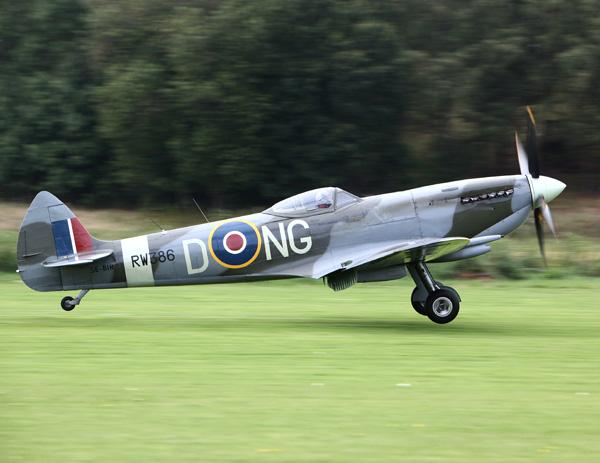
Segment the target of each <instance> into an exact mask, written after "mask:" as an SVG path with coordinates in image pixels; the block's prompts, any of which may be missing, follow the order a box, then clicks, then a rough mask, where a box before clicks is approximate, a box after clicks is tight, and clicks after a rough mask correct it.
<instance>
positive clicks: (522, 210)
mask: <svg viewBox="0 0 600 463" xmlns="http://www.w3.org/2000/svg"><path fill="white" fill-rule="evenodd" d="M532 204H533V200H532V191H531V188H530V182H529V180H528V177H527V176H524V175H514V176H502V177H488V178H479V179H470V180H460V181H455V182H449V183H444V184H438V185H432V186H426V187H422V188H416V189H413V190H407V191H401V192H396V193H389V194H383V195H378V196H370V197H365V198H360V199H357V200H356V201H354V202H351V203H349V204H345V205H342V206H341V207H335V206H333V207H331V208H329V209H327V210H317V211H315V212H313V213H306V214H302V213H297V214H293V213H292V214H288V215H287V216H285V215H281V214H280V213H277V212H276V211H273V210H272V209H271V210H267V211H265V212H263V213H258V214H251V215H247V216H243V217H237V218H234V219H231V220H230V221H223V222H213V223H206V224H201V225H196V226H191V227H186V228H179V229H175V230H170V231H165V232H159V233H153V234H149V235H144V236H140V237H134V238H128V239H124V240H118V241H100V240H95V239H93V238H92V239H91V240H92V241H91V243H90V244H89V246H90V249H92V250H93V252H96V253H97V252H99V251H107V253H108V254H109V255H107V256H106V257H103V258H96V259H95V260H94V261H93V262H90V263H83V264H77V265H65V266H54V267H48V266H44V265H43V264H44V263H45V262H48V259H54V260H57V257H56V256H58V253H57V247H58V244H57V243H58V242H57V241H56V237H55V238H54V239H53V238H52V233H53V225H52V224H53V223H54V224H56V223H58V222H60V221H64V220H69V219H73V218H74V215H73V213H72V212H71V211H70V210H69V209H68V208H67V207H66V206H65V205H64V204H62V202H60V200H58V199H57V198H56V197H54V196H53V195H51V194H49V193H46V192H42V193H40V194H39V195H38V196H37V197H36V199H35V200H34V201H33V203H32V204H31V206H30V208H29V210H28V213H27V215H26V217H25V219H24V221H23V225H22V227H21V230H20V233H19V241H18V245H17V257H18V266H19V273H20V275H21V277H22V278H23V280H24V281H25V283H26V284H27V285H28V286H30V287H31V288H33V289H36V290H40V291H51V290H62V289H94V288H121V287H127V286H163V285H183V284H203V283H225V282H236V281H245V280H257V279H271V278H286V277H309V278H320V277H322V276H326V275H328V274H331V273H332V272H336V271H342V270H343V269H344V267H345V265H347V264H348V262H352V259H353V258H354V256H356V255H365V253H368V252H369V250H370V249H372V248H375V247H381V246H382V245H385V244H386V243H397V242H399V241H410V240H419V239H423V238H447V237H464V238H474V237H478V236H487V235H506V234H508V233H510V232H511V231H513V230H515V229H516V228H517V227H519V226H520V225H521V224H522V223H523V222H524V221H525V219H526V218H527V216H528V214H529V212H530V210H531V208H532ZM70 223H71V222H70V221H69V224H70ZM69 226H70V225H69ZM54 228H56V227H54ZM55 233H56V232H55ZM71 237H73V233H71ZM75 238H76V237H75ZM227 243H230V245H231V246H228V244H227ZM240 249H241V250H240ZM110 252H111V253H110ZM58 260H59V261H60V259H58ZM59 264H60V262H59ZM369 265H372V264H371V263H369V264H366V265H363V266H361V267H359V268H357V271H358V272H361V271H368V270H369ZM391 275H392V274H390V279H391V278H392V276H391ZM398 275H399V276H402V274H401V273H399V274H398Z"/></svg>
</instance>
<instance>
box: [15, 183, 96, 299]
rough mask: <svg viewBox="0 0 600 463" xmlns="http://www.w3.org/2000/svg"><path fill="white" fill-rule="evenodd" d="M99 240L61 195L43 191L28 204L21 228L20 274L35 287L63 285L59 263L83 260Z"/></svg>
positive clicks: (18, 242) (18, 244) (49, 287)
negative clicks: (60, 197)
mask: <svg viewBox="0 0 600 463" xmlns="http://www.w3.org/2000/svg"><path fill="white" fill-rule="evenodd" d="M99 243H100V242H99V241H97V240H96V239H94V238H93V237H92V236H91V235H90V234H89V233H88V231H87V230H86V229H85V227H84V226H83V225H82V224H81V222H80V221H79V219H78V218H77V217H76V216H75V214H73V212H72V211H71V210H70V209H69V208H68V207H67V206H65V205H64V204H63V203H62V201H61V200H60V199H58V198H57V197H56V196H54V195H53V194H51V193H48V192H47V191H42V192H40V193H38V194H37V195H36V197H35V198H34V200H33V202H32V203H31V205H30V206H29V209H28V210H27V213H26V214H25V217H24V218H23V223H22V224H21V228H20V229H19V239H18V241H17V263H18V267H19V274H20V275H21V278H22V279H23V281H24V282H25V284H26V285H27V286H29V287H30V288H32V289H36V290H38V291H53V290H60V289H63V282H62V275H61V270H60V268H59V267H60V266H61V265H69V264H68V262H80V260H79V258H80V256H82V255H84V256H85V255H89V254H91V253H93V251H94V249H96V248H97V245H98V244H99ZM81 262H84V261H81ZM65 263H66V264H65Z"/></svg>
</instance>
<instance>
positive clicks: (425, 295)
mask: <svg viewBox="0 0 600 463" xmlns="http://www.w3.org/2000/svg"><path fill="white" fill-rule="evenodd" d="M406 267H407V268H408V271H409V272H410V276H411V277H412V279H413V280H414V282H415V284H416V285H417V286H416V287H415V289H414V290H413V292H412V294H411V296H410V302H411V303H412V306H413V308H414V309H415V311H416V312H417V313H419V314H421V315H426V316H427V317H429V319H430V320H431V321H432V322H435V323H439V324H444V323H450V322H451V321H452V320H454V319H455V318H456V316H457V315H458V311H459V310H460V296H459V295H458V293H457V292H456V290H455V289H454V288H451V287H450V286H444V285H443V284H442V283H440V282H439V281H435V280H434V279H433V277H432V276H431V273H430V272H429V269H428V268H427V266H426V265H425V264H424V263H423V262H414V263H411V264H408V265H407V266H406Z"/></svg>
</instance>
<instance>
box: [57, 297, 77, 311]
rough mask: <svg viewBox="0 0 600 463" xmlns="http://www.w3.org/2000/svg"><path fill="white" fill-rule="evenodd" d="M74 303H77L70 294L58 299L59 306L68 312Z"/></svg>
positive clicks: (73, 306)
mask: <svg viewBox="0 0 600 463" xmlns="http://www.w3.org/2000/svg"><path fill="white" fill-rule="evenodd" d="M76 305H77V304H74V303H73V298H72V297H71V296H65V297H63V298H62V300H61V301H60V306H61V307H62V309H63V310H66V311H67V312H70V311H71V310H73V309H74V308H75V306H76Z"/></svg>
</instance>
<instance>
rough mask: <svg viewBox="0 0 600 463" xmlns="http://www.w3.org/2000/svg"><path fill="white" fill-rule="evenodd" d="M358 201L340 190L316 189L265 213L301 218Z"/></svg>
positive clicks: (291, 198) (284, 201)
mask: <svg viewBox="0 0 600 463" xmlns="http://www.w3.org/2000/svg"><path fill="white" fill-rule="evenodd" d="M358 201H360V198H358V197H357V196H354V195H353V194H350V193H348V192H347V191H344V190H342V189H341V188H336V187H325V188H317V189H316V190H310V191H305V192H304V193H300V194H297V195H295V196H292V197H290V198H287V199H284V200H283V201H279V202H278V203H277V204H275V205H274V206H273V207H271V208H269V209H267V210H266V211H265V213H267V214H272V215H280V216H284V217H302V216H307V215H315V214H323V213H325V212H332V211H334V210H337V209H341V208H342V207H345V206H348V205H349V204H353V203H356V202H358Z"/></svg>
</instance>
